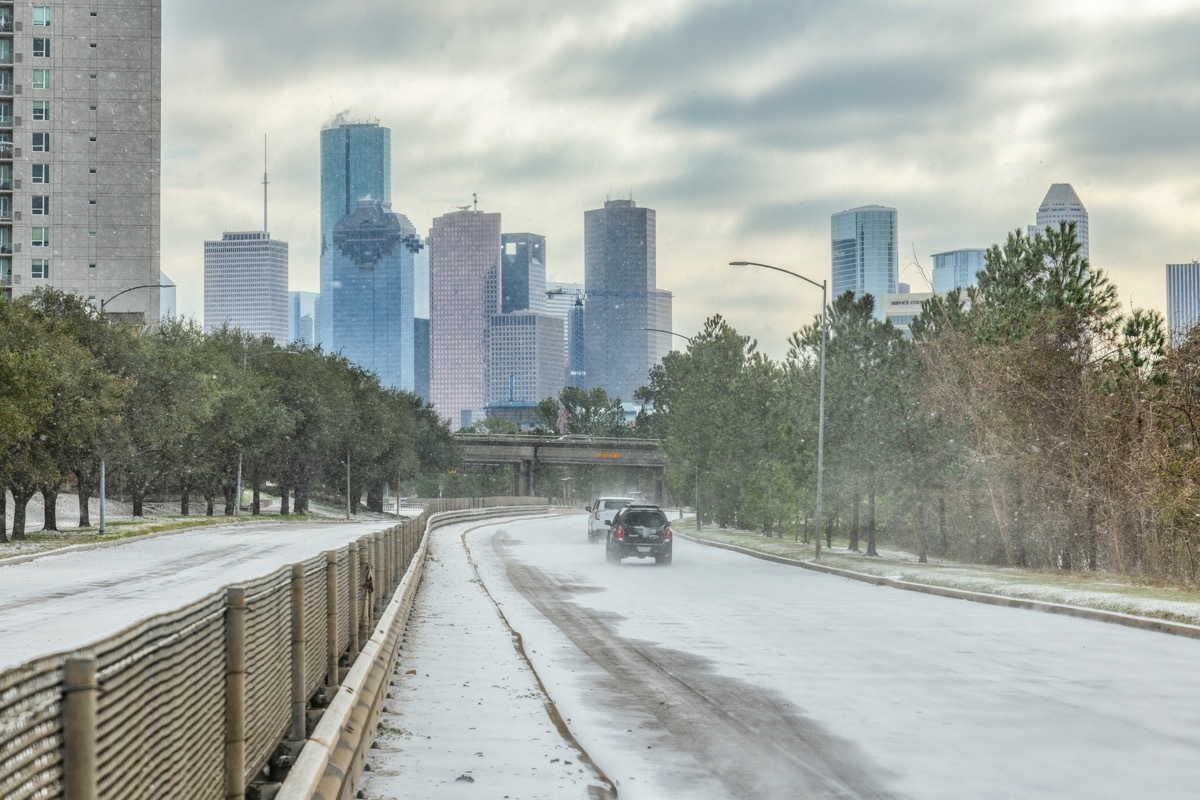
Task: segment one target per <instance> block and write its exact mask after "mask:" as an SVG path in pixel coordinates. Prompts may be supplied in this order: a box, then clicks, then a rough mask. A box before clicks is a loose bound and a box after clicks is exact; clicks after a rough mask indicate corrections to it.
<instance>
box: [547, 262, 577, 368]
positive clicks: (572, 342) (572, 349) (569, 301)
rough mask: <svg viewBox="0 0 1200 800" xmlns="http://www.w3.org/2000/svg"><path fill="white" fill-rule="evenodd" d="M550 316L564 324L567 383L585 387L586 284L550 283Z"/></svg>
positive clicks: (548, 296)
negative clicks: (584, 300) (584, 309)
mask: <svg viewBox="0 0 1200 800" xmlns="http://www.w3.org/2000/svg"><path fill="white" fill-rule="evenodd" d="M546 313H547V314H552V315H553V316H556V317H558V318H559V319H561V320H562V321H563V334H564V335H563V354H564V356H565V358H566V365H567V366H566V370H567V371H566V375H565V377H564V384H565V385H566V386H574V387H576V388H579V389H582V388H583V380H584V376H585V375H586V373H585V372H584V367H583V331H584V324H585V322H584V313H583V284H582V283H563V282H561V281H552V282H549V283H547V284H546Z"/></svg>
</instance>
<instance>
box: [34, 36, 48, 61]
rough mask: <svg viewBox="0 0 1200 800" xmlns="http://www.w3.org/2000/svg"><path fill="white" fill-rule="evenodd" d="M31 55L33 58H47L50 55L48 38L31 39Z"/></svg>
mask: <svg viewBox="0 0 1200 800" xmlns="http://www.w3.org/2000/svg"><path fill="white" fill-rule="evenodd" d="M33 57H34V58H49V57H50V39H49V38H41V39H34V40H33Z"/></svg>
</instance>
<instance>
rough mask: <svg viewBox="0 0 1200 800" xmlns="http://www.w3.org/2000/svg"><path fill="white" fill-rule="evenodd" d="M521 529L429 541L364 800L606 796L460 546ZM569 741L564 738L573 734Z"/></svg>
mask: <svg viewBox="0 0 1200 800" xmlns="http://www.w3.org/2000/svg"><path fill="white" fill-rule="evenodd" d="M520 524H521V523H519V522H518V523H512V522H510V523H504V524H501V525H499V526H497V525H496V524H495V523H491V524H485V525H483V526H481V525H480V523H477V522H472V523H463V524H459V525H451V526H447V527H444V528H438V529H436V530H435V531H433V533H432V538H431V540H430V544H429V558H428V561H427V563H426V566H425V575H424V578H423V579H422V582H421V587H420V590H419V591H418V593H417V598H416V602H415V603H414V606H413V611H412V617H411V618H410V622H409V625H408V630H407V633H406V636H405V640H404V644H403V645H402V646H401V650H400V657H399V661H398V663H397V669H396V673H395V675H394V676H393V677H392V684H393V686H392V689H391V692H390V694H389V697H390V699H389V700H387V701H386V702H385V705H384V713H383V715H382V716H381V718H380V723H379V729H378V733H377V735H376V738H375V745H374V748H373V749H372V750H371V755H370V756H369V757H368V759H367V771H366V772H365V774H364V776H363V781H362V783H361V789H362V792H363V793H364V794H365V796H366V797H369V798H373V799H381V798H405V799H406V800H409V799H411V798H448V799H449V800H453V798H479V797H494V798H502V797H508V798H522V799H523V800H537V799H538V798H544V800H559V799H560V798H588V797H596V798H599V797H608V796H610V794H609V792H608V786H609V785H608V783H607V781H606V780H605V779H603V778H602V777H601V776H599V775H598V774H597V772H596V770H595V768H594V767H593V765H592V764H591V763H590V762H589V761H588V760H587V758H586V756H585V755H584V754H583V753H582V752H581V751H580V750H579V748H578V747H577V746H576V745H575V744H574V742H573V741H572V740H571V738H570V736H569V734H567V731H566V729H565V726H562V724H561V721H560V720H558V719H557V718H556V712H555V710H554V709H553V708H552V707H551V706H550V704H549V702H548V699H547V697H546V695H545V693H544V692H543V690H542V688H541V686H540V685H539V684H538V680H537V677H536V675H535V674H534V673H533V671H532V670H531V669H530V668H529V664H528V663H527V662H526V661H525V658H524V655H523V652H522V647H521V642H520V639H519V637H515V636H514V635H513V632H512V631H511V630H510V629H509V628H508V626H507V624H506V623H505V621H504V619H503V617H502V616H501V614H500V613H499V611H498V609H497V607H496V605H495V604H494V603H493V602H492V599H491V597H490V596H489V595H488V593H487V589H486V587H485V586H484V585H483V584H482V583H481V582H480V581H479V578H478V576H477V575H476V572H475V569H474V566H473V564H472V562H471V559H470V558H469V555H468V551H467V549H466V548H465V546H464V543H463V540H462V537H463V534H464V532H466V531H468V530H476V529H478V530H480V531H481V532H494V531H495V530H497V529H498V528H499V529H503V528H506V527H511V526H512V525H520ZM564 734H567V735H564Z"/></svg>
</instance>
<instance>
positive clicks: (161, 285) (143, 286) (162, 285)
mask: <svg viewBox="0 0 1200 800" xmlns="http://www.w3.org/2000/svg"><path fill="white" fill-rule="evenodd" d="M170 288H171V285H170V284H169V283H143V284H140V285H138V286H130V287H129V288H128V289H122V290H121V291H119V292H117V293H116V294H114V295H113V296H112V297H110V298H108V299H107V300H101V301H100V313H101V314H103V313H104V307H105V306H106V305H108V304H109V303H111V302H112V301H113V300H116V299H117V298H118V297H120V296H121V295H123V294H125V293H126V292H132V291H133V290H134V289H170Z"/></svg>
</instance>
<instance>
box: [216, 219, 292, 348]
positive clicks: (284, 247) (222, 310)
mask: <svg viewBox="0 0 1200 800" xmlns="http://www.w3.org/2000/svg"><path fill="white" fill-rule="evenodd" d="M287 287H288V244H287V242H284V241H281V240H279V239H272V238H271V234H270V233H267V232H265V231H235V232H232V233H229V232H227V233H225V234H224V235H223V236H222V237H221V239H220V241H209V242H205V243H204V328H205V330H208V331H213V330H216V329H217V328H220V327H222V326H228V327H230V328H238V329H240V330H241V331H243V332H244V333H248V334H250V335H251V336H270V337H271V338H272V339H274V340H275V341H276V342H278V343H280V344H284V343H286V342H287V341H288V288H287Z"/></svg>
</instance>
